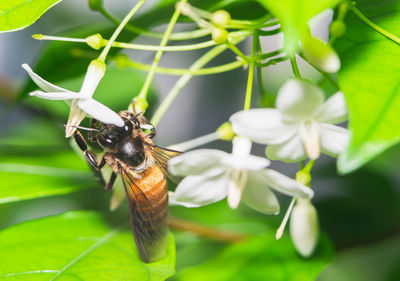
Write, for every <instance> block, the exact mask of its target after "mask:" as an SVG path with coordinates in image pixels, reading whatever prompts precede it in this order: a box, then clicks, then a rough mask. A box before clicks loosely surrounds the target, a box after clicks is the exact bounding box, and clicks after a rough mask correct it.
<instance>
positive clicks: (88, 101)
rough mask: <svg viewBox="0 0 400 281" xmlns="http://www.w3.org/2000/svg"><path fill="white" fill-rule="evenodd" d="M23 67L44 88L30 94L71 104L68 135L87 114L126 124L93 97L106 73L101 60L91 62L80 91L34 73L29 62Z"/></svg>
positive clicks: (114, 122)
mask: <svg viewBox="0 0 400 281" xmlns="http://www.w3.org/2000/svg"><path fill="white" fill-rule="evenodd" d="M22 67H23V68H24V69H25V70H26V71H27V72H28V74H29V76H30V77H31V78H32V80H33V81H34V82H35V83H36V85H38V86H39V87H40V88H41V89H42V90H43V91H34V92H32V93H30V94H29V95H31V96H37V97H40V98H44V99H48V100H65V101H67V102H68V103H69V104H70V113H69V118H68V123H67V126H66V128H65V136H66V137H70V136H71V135H72V134H73V133H74V132H75V130H76V128H75V126H79V124H80V123H81V122H82V120H83V118H85V116H86V114H88V115H90V116H92V117H93V118H95V119H97V120H99V121H100V122H102V123H106V124H114V125H116V126H119V127H122V126H123V125H124V122H123V121H122V119H121V117H119V115H118V114H117V113H115V112H114V111H112V110H111V109H109V108H108V107H106V106H105V105H103V104H101V103H99V102H98V101H95V100H94V99H93V98H92V97H93V94H94V92H95V90H96V88H97V85H98V84H99V82H100V80H101V79H102V78H103V76H104V73H105V68H106V66H105V65H104V63H103V62H101V61H99V60H93V61H92V62H91V63H90V64H89V67H88V70H87V72H86V76H85V79H84V81H83V84H82V87H81V90H80V91H79V93H75V92H72V91H69V90H67V89H64V88H61V87H58V86H56V85H53V84H51V83H50V82H48V81H46V80H44V79H43V78H41V77H40V76H39V75H37V74H36V73H34V72H33V71H32V69H31V68H30V67H29V65H27V64H23V65H22Z"/></svg>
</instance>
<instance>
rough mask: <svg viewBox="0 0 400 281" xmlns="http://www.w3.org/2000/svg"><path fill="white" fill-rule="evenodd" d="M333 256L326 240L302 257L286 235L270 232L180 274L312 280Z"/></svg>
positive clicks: (182, 277) (185, 280)
mask: <svg viewBox="0 0 400 281" xmlns="http://www.w3.org/2000/svg"><path fill="white" fill-rule="evenodd" d="M331 256H332V249H331V247H330V245H329V243H327V242H326V241H325V240H323V241H322V243H320V245H319V247H318V249H317V252H316V254H315V255H314V257H313V258H311V259H302V258H300V257H299V255H298V254H297V253H296V252H295V250H294V247H293V245H292V243H291V241H290V239H289V238H288V237H287V236H286V237H284V238H282V239H281V240H279V241H277V240H276V239H275V235H274V234H273V233H272V232H269V233H268V234H266V235H263V236H256V237H252V238H251V239H249V240H247V241H244V242H240V243H236V244H232V245H230V246H228V247H226V248H225V249H224V250H223V251H222V252H221V253H219V254H218V255H217V256H216V257H215V258H213V259H211V260H209V261H207V262H205V263H203V264H201V265H199V266H194V267H191V268H188V269H184V270H182V271H181V272H180V273H179V274H178V275H177V280H179V281H189V280H190V281H197V280H199V281H200V280H208V281H214V280H215V281H225V280H229V281H239V280H246V281H253V280H254V281H256V280H257V281H258V280H268V281H311V280H314V279H315V278H316V276H317V275H318V274H319V273H320V271H321V270H322V269H323V268H324V266H325V265H326V264H327V263H328V262H329V260H330V259H331Z"/></svg>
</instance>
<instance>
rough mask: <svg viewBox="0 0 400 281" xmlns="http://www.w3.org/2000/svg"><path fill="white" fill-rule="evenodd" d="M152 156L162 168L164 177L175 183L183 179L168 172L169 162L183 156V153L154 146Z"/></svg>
mask: <svg viewBox="0 0 400 281" xmlns="http://www.w3.org/2000/svg"><path fill="white" fill-rule="evenodd" d="M152 154H153V157H154V159H155V160H156V162H157V164H158V165H159V166H160V167H161V169H162V171H163V173H164V175H166V176H167V177H168V178H170V179H171V180H172V181H173V182H175V183H177V182H179V181H180V180H181V178H179V177H176V176H173V175H171V174H170V173H169V172H168V160H169V159H171V158H173V157H175V156H178V155H180V154H182V152H179V151H176V150H172V149H168V148H163V147H160V146H157V145H155V146H153V150H152Z"/></svg>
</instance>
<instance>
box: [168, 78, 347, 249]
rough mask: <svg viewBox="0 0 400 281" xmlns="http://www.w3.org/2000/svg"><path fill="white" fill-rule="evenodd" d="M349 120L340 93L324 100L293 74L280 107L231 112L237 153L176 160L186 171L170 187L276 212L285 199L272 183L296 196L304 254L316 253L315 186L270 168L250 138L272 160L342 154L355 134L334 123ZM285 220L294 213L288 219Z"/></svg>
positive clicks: (181, 193)
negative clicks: (280, 198)
mask: <svg viewBox="0 0 400 281" xmlns="http://www.w3.org/2000/svg"><path fill="white" fill-rule="evenodd" d="M346 119H347V108H346V104H345V101H344V97H343V94H342V93H341V92H337V93H336V94H334V95H333V96H331V97H330V98H329V99H328V100H327V101H325V102H324V94H323V92H322V91H321V90H320V89H319V88H318V87H317V86H315V85H313V84H312V83H310V82H306V81H304V80H299V79H292V80H289V81H287V82H286V83H285V84H284V85H283V86H282V88H281V89H280V91H279V93H278V96H277V100H276V109H265V108H263V109H251V110H246V111H241V112H238V113H235V114H234V115H232V117H231V118H230V121H231V124H232V129H233V131H234V133H235V134H236V137H234V139H233V148H232V153H231V154H230V153H226V152H223V151H220V150H215V149H199V150H194V151H190V152H187V153H184V154H182V155H180V156H178V157H175V158H173V159H171V160H170V161H169V170H170V172H171V173H172V174H173V175H177V176H183V177H185V178H184V179H183V180H182V181H181V182H180V184H179V185H178V186H177V188H176V190H175V192H171V193H170V202H171V203H172V204H178V205H183V206H186V207H199V206H202V205H207V204H211V203H214V202H217V201H220V200H222V199H224V198H227V200H228V204H229V206H230V207H231V208H233V209H235V208H237V207H238V205H239V203H240V202H241V201H242V202H243V203H245V204H246V205H247V206H249V207H251V208H253V209H255V210H257V211H259V212H261V213H264V214H277V213H278V212H279V203H278V200H277V198H276V196H275V195H274V193H273V192H272V191H271V189H270V188H272V189H274V190H276V191H279V192H281V193H284V194H286V195H289V196H292V197H293V198H295V200H297V204H296V206H295V207H294V209H293V214H292V217H291V222H290V225H291V235H292V240H293V242H294V244H295V246H296V248H297V250H298V251H299V253H300V254H302V255H303V256H309V255H311V254H312V252H313V250H314V247H315V245H316V242H317V240H318V220H317V212H316V210H315V208H314V206H313V205H312V204H311V201H310V199H311V198H312V196H313V191H312V190H311V188H310V187H308V186H306V185H304V184H303V183H302V182H300V181H296V180H294V179H291V178H289V177H287V176H285V175H283V174H281V173H279V172H276V171H274V170H271V169H268V168H267V166H269V164H270V161H269V160H267V159H266V158H263V157H258V156H253V155H251V154H250V148H251V142H252V141H253V142H256V143H260V144H266V145H268V146H267V149H266V155H267V157H268V158H270V159H272V160H282V161H285V162H299V161H302V160H304V159H306V158H309V159H310V160H315V159H317V158H318V157H319V156H320V153H321V152H322V153H326V154H328V155H331V156H337V155H338V154H339V153H340V152H341V151H343V149H344V148H345V147H346V145H347V143H348V139H349V134H348V131H347V130H346V129H344V128H342V127H339V126H336V125H334V124H338V123H341V122H344V121H345V120H346ZM293 202H294V201H293ZM291 207H293V205H291ZM291 207H290V208H289V211H288V215H289V214H290V211H291ZM286 221H287V216H285V219H284V223H283V225H284V224H286ZM280 235H281V234H279V235H278V234H277V237H280Z"/></svg>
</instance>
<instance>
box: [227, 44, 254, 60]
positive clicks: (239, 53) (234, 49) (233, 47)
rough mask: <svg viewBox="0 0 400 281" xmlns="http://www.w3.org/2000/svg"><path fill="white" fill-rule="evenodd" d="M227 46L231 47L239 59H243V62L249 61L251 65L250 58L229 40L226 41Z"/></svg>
mask: <svg viewBox="0 0 400 281" xmlns="http://www.w3.org/2000/svg"><path fill="white" fill-rule="evenodd" d="M225 44H226V45H227V46H228V47H229V49H231V50H232V51H233V52H234V53H235V54H236V55H238V56H239V57H241V58H242V59H243V60H245V61H247V62H248V63H250V59H249V57H248V56H246V55H245V54H243V53H242V51H241V50H239V49H238V48H237V47H236V46H235V44H232V43H231V42H230V41H229V40H226V42H225Z"/></svg>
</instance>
